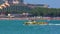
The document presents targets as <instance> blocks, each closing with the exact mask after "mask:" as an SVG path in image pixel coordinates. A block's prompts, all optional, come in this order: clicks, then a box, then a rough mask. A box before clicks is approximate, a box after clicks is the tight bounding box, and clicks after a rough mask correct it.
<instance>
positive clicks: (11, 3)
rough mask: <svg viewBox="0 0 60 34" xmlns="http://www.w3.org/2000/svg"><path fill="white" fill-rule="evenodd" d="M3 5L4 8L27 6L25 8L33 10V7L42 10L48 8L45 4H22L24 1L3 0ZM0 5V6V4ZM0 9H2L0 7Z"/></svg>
mask: <svg viewBox="0 0 60 34" xmlns="http://www.w3.org/2000/svg"><path fill="white" fill-rule="evenodd" d="M4 2H5V3H3V4H4V6H3V7H5V6H6V4H8V5H19V6H27V7H30V8H35V7H43V8H48V7H49V6H48V5H47V4H28V3H27V4H25V3H24V0H5V1H4ZM1 5H2V4H1ZM0 8H2V7H1V6H0Z"/></svg>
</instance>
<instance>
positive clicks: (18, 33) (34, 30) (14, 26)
mask: <svg viewBox="0 0 60 34" xmlns="http://www.w3.org/2000/svg"><path fill="white" fill-rule="evenodd" d="M27 21H28V20H0V34H60V25H29V26H28V25H24V23H25V22H27ZM37 21H38V22H40V21H42V22H48V23H53V24H60V20H37Z"/></svg>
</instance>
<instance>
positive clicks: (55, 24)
mask: <svg viewBox="0 0 60 34" xmlns="http://www.w3.org/2000/svg"><path fill="white" fill-rule="evenodd" d="M40 25H60V24H40Z"/></svg>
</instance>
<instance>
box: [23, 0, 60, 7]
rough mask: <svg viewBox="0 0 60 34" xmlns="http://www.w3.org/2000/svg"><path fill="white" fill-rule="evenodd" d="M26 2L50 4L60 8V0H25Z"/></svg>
mask: <svg viewBox="0 0 60 34" xmlns="http://www.w3.org/2000/svg"><path fill="white" fill-rule="evenodd" d="M24 3H30V4H31V3H32V4H48V5H49V7H50V8H60V0H24Z"/></svg>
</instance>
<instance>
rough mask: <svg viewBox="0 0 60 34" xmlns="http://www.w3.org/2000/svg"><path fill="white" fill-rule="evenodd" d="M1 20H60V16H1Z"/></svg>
mask: <svg viewBox="0 0 60 34" xmlns="http://www.w3.org/2000/svg"><path fill="white" fill-rule="evenodd" d="M0 20H60V17H55V18H51V17H42V18H36V17H35V18H34V17H26V18H0Z"/></svg>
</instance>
